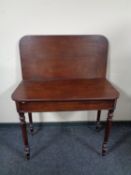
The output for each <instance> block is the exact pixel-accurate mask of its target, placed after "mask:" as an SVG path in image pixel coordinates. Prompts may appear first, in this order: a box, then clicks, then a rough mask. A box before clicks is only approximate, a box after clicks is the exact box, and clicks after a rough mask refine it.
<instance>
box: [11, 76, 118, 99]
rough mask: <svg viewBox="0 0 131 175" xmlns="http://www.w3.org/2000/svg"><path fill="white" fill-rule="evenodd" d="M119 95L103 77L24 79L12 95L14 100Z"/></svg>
mask: <svg viewBox="0 0 131 175" xmlns="http://www.w3.org/2000/svg"><path fill="white" fill-rule="evenodd" d="M96 85H97V87H96ZM96 88H97V89H96ZM117 97H118V92H117V91H116V90H115V89H114V88H113V87H112V85H111V84H110V83H109V81H107V80H106V79H101V78H99V79H73V80H72V79H71V80H51V81H22V82H21V83H20V85H19V86H18V88H17V89H16V91H15V93H14V94H13V95H12V98H13V100H15V101H19V102H28V101H43V102H49V101H50V102H51V101H79V100H80V101H81V100H82V101H86V100H113V99H115V98H117Z"/></svg>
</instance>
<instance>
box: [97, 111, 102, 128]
mask: <svg viewBox="0 0 131 175" xmlns="http://www.w3.org/2000/svg"><path fill="white" fill-rule="evenodd" d="M100 116H101V110H98V111H97V119H96V130H99V128H100Z"/></svg>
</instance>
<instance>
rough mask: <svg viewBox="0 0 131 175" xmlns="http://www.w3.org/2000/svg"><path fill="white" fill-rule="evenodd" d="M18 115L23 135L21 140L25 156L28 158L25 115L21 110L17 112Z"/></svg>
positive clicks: (28, 149)
mask: <svg viewBox="0 0 131 175" xmlns="http://www.w3.org/2000/svg"><path fill="white" fill-rule="evenodd" d="M19 117H20V125H21V131H22V136H23V142H24V146H25V149H24V151H25V156H26V159H30V148H29V144H28V137H27V131H26V122H25V115H24V113H23V112H19Z"/></svg>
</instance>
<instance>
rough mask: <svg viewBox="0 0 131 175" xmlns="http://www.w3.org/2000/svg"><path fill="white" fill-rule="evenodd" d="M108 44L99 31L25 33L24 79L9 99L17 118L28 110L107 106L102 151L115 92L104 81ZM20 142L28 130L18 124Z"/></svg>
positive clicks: (106, 136) (22, 50)
mask: <svg viewBox="0 0 131 175" xmlns="http://www.w3.org/2000/svg"><path fill="white" fill-rule="evenodd" d="M107 53H108V42H107V39H106V38H105V37H103V36H100V35H86V36H84V35H74V36H73V35H72V36H25V37H23V38H22V39H21V40H20V57H21V66H22V76H23V80H22V81H21V83H20V84H19V86H18V87H17V89H16V90H15V91H14V93H13V95H12V99H13V100H14V101H15V102H16V107H17V111H18V112H19V113H20V115H21V116H22V121H23V115H24V112H28V113H29V120H30V123H31V124H32V117H31V113H32V112H44V111H49V112H51V111H74V110H97V111H98V115H97V123H99V120H100V111H101V110H103V109H106V110H109V114H108V119H107V127H106V129H105V137H104V143H103V146H102V153H103V154H104V153H105V152H106V146H107V141H108V137H109V131H110V125H111V120H110V119H111V114H112V113H111V111H114V109H115V104H116V101H117V98H118V97H119V93H118V92H117V90H116V89H115V88H114V87H113V86H112V85H111V83H110V82H109V81H108V80H107V79H106V66H107ZM22 133H23V138H24V143H25V145H27V146H28V143H27V140H26V139H27V134H26V129H25V124H24V125H22Z"/></svg>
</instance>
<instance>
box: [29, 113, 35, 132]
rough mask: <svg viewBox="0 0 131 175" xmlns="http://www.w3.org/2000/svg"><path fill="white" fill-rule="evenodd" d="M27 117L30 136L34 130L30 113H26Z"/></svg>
mask: <svg viewBox="0 0 131 175" xmlns="http://www.w3.org/2000/svg"><path fill="white" fill-rule="evenodd" d="M28 116H29V125H30V132H31V134H33V131H34V128H33V120H32V113H31V112H29V113H28Z"/></svg>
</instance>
